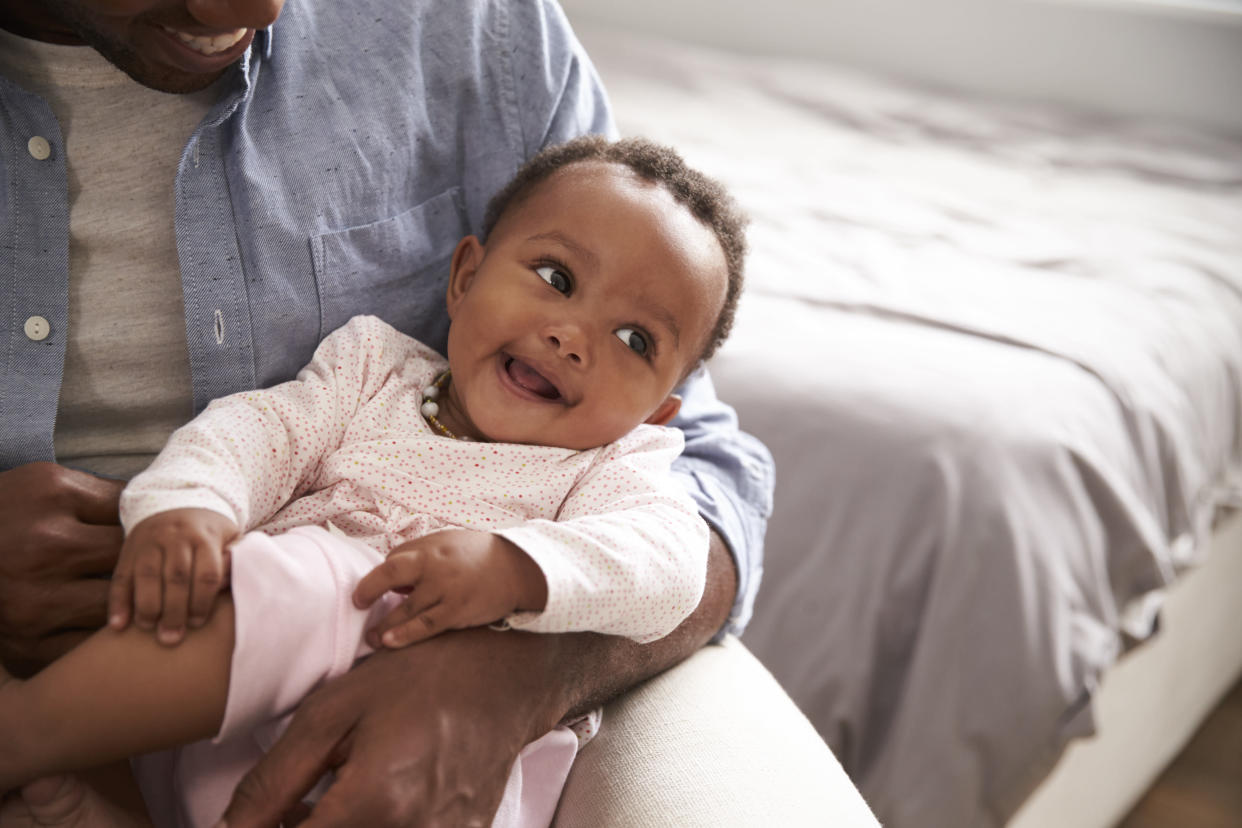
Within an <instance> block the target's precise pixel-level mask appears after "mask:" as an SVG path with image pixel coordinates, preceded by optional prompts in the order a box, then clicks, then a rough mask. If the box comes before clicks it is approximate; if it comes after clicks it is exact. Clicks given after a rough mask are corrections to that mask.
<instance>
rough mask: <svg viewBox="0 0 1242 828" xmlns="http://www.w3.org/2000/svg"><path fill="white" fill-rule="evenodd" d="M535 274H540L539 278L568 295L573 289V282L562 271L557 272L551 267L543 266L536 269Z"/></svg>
mask: <svg viewBox="0 0 1242 828" xmlns="http://www.w3.org/2000/svg"><path fill="white" fill-rule="evenodd" d="M535 272H536V273H538V274H539V278H540V279H543V280H544V281H545V282H547V283H548V284H549V285H551V286H552V287H554V288H556V289H557V290H559V291H560V292H561V293H564V294H566V295H568V294H569V291H570V290H572V289H573V282H571V281H570V279H569V277H568V276H566V275H565V274H564V273H563V272H562V271H560V270H557V269H556V268H555V267H552V266H551V265H543V266H541V267H537V268H535Z"/></svg>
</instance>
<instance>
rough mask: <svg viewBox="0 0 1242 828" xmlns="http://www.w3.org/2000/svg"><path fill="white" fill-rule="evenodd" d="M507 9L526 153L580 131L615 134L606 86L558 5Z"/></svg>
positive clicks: (546, 3) (546, 1) (544, 2)
mask: <svg viewBox="0 0 1242 828" xmlns="http://www.w3.org/2000/svg"><path fill="white" fill-rule="evenodd" d="M510 13H511V14H512V15H513V25H512V27H511V30H510V31H511V37H510V42H511V44H512V50H513V51H512V54H513V59H514V62H515V65H514V74H515V76H516V80H517V81H518V82H516V83H515V85H514V86H515V92H516V95H517V102H518V113H519V118H520V123H521V130H522V143H523V151H524V153H523V154H524V157H526V158H529V157H530V156H532V155H534V154H535V153H536V152H538V151H539V150H541V149H543V148H544V147H547V146H551V145H554V144H561V143H564V142H565V141H568V140H570V139H571V138H577V137H578V136H579V135H586V134H597V135H606V136H608V137H609V138H616V137H617V128H616V125H615V124H614V122H613V118H612V110H611V108H610V106H609V104H608V96H607V94H606V93H605V91H604V85H603V83H602V82H601V81H600V78H599V74H598V73H597V72H596V70H595V66H594V64H592V63H591V59H590V57H588V56H587V53H586V50H585V49H583V48H582V44H581V43H579V42H578V38H577V36H576V35H575V34H574V32H573V29H572V28H571V27H570V25H569V21H568V20H567V19H566V17H565V13H564V12H563V11H562V10H561V8H560V6H559V5H557V4H556V3H554V2H550V0H542V2H538V3H514V4H512V5H511V6H510Z"/></svg>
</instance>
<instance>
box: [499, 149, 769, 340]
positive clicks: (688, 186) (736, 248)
mask: <svg viewBox="0 0 1242 828" xmlns="http://www.w3.org/2000/svg"><path fill="white" fill-rule="evenodd" d="M579 161H604V162H607V163H612V164H620V165H621V166H623V167H626V168H628V169H629V170H631V171H632V172H634V173H635V174H636V175H638V176H639V177H640V178H642V179H644V180H646V181H650V182H652V183H654V184H659V185H661V186H662V187H664V188H665V189H666V190H668V192H669V193H671V194H672V196H673V198H675V199H676V200H677V201H678V203H680V204H682V205H683V206H685V207H686V208H687V209H688V210H689V211H690V212H691V213H692V214H693V215H694V217H695V218H697V219H698V220H699V221H700V222H702V223H703V224H704V225H705V226H706V227H708V228H709V229H710V230H711V231H712V232H713V233H714V234H715V236H716V240H717V241H718V242H719V243H720V248H721V250H723V251H724V256H725V263H726V265H727V266H728V284H727V286H726V288H725V300H724V305H723V306H722V307H721V309H720V315H719V316H717V317H716V324H715V325H714V326H713V327H712V330H711V334H710V335H709V336H708V339H707V343H706V345H705V346H704V347H703V351H702V353H700V354H699V358H698V362H705V361H707V360H708V359H710V358H711V356H712V354H714V353H715V352H716V349H717V348H719V347H720V344H721V343H722V342H724V341H725V339H726V338H727V337H728V336H729V330H730V329H731V328H732V327H733V316H734V314H735V312H736V311H737V301H738V296H739V295H740V294H741V292H742V269H743V262H744V260H745V258H746V223H747V218H746V216H745V214H744V213H743V212H742V211H741V209H740V208H739V207H738V206H737V203H736V202H735V201H734V200H733V198H732V196H730V195H729V194H728V192H727V191H726V190H725V188H724V187H723V186H722V185H721V184H720V183H719V182H718V181H716V180H715V179H712V178H709V177H708V176H706V175H704V174H703V173H701V172H699V171H698V170H695V169H692V168H691V167H689V166H687V165H686V162H685V161H684V160H683V159H682V157H681V156H680V155H679V154H678V153H677V151H676V150H674V149H672V148H671V147H667V146H664V145H662V144H657V143H655V142H653V141H648V140H646V139H645V138H623V139H622V140H620V141H609V140H607V139H606V138H603V137H601V136H598V135H586V136H583V137H581V138H575V139H573V140H572V141H568V142H566V143H564V144H558V145H556V146H551V147H547V148H545V149H544V150H542V151H541V152H539V153H538V154H537V155H535V156H534V157H533V158H531V159H530V160H529V161H527V162H526V163H525V164H524V165H522V167H521V169H519V170H518V171H517V174H516V175H515V176H514V177H513V180H512V181H510V182H509V183H508V184H507V185H505V188H504V189H503V190H501V191H500V192H498V193H497V194H496V195H495V196H493V197H492V200H491V201H490V202H488V205H487V212H486V213H485V214H484V217H483V238H484V240H486V239H487V237H488V236H489V235H491V232H492V229H493V228H494V227H495V226H496V223H497V222H499V221H500V218H501V216H503V215H504V214H505V212H507V211H508V210H509V209H510V208H512V207H514V206H516V205H517V204H519V203H520V202H521V201H522V200H523V199H525V198H526V197H527V196H528V195H530V193H531V191H532V190H534V188H535V186H536V185H538V184H539V183H541V182H543V181H545V180H546V179H547V178H548V177H549V176H550V175H552V173H554V172H556V171H557V170H559V169H561V168H562V167H566V166H568V165H570V164H574V163H577V162H579Z"/></svg>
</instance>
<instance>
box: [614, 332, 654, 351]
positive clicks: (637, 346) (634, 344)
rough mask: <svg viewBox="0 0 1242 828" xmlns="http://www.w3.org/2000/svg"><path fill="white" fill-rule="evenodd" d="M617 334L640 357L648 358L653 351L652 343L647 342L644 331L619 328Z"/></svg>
mask: <svg viewBox="0 0 1242 828" xmlns="http://www.w3.org/2000/svg"><path fill="white" fill-rule="evenodd" d="M616 334H617V338H618V339H620V340H621V341H622V342H624V343H625V344H626V346H627V347H629V349H630V350H631V351H633V352H634V353H636V354H638V355H639V356H646V355H647V352H648V351H650V350H651V343H649V342H648V341H647V335H646V334H644V333H643V332H642V331H636V330H634V329H633V328H617V330H616Z"/></svg>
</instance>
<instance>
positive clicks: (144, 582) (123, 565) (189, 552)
mask: <svg viewBox="0 0 1242 828" xmlns="http://www.w3.org/2000/svg"><path fill="white" fill-rule="evenodd" d="M235 537H237V525H236V524H235V523H234V522H233V521H231V520H229V519H228V518H226V517H225V516H224V515H221V514H219V513H217V512H213V511H210V510H208V509H173V510H172V511H169V512H161V513H160V514H158V515H152V516H151V517H149V518H147V519H146V520H144V521H142V522H141V523H139V524H138V525H137V526H135V527H134V528H133V531H131V532H130V533H129V535H128V536H127V537H126V538H125V544H124V545H123V546H122V547H121V557H120V560H118V561H117V564H116V571H115V572H114V573H113V574H112V588H111V590H110V591H109V593H108V625H109V626H110V627H112V628H113V629H116V630H123V629H125V627H126V625H128V624H129V621H130V610H131V607H132V610H133V620H134V623H135V624H137V625H138V627H139V628H141V629H144V630H151V629H155V628H156V623H157V622H158V624H159V628H158V631H157V633H156V638H157V639H158V640H159V642H160V643H161V644H168V645H172V644H177V643H178V642H180V641H181V639H182V638H183V637H184V636H185V627H186V623H187V621H188V623H189V625H190V626H191V627H201V626H202V625H203V624H204V623H206V621H207V616H208V615H210V614H211V607H212V604H213V603H214V602H215V599H216V594H217V593H219V591H220V588H221V587H222V586H223V585H224V580H225V574H226V568H227V565H226V561H225V554H224V548H225V546H226V545H227V544H228V543H229V541H231V540H233V539H234V538H235Z"/></svg>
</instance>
